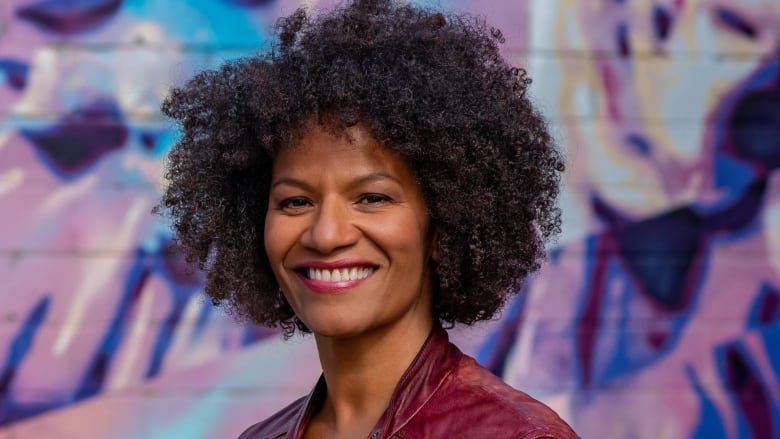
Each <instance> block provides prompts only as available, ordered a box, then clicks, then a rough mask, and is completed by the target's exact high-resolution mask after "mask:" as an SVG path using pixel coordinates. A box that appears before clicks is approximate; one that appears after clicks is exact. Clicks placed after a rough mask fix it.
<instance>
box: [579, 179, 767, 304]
mask: <svg viewBox="0 0 780 439" xmlns="http://www.w3.org/2000/svg"><path fill="white" fill-rule="evenodd" d="M765 193H766V180H759V181H757V182H755V183H753V185H751V186H750V187H749V188H748V189H747V190H746V191H745V192H744V193H743V194H742V197H740V198H739V199H738V200H736V202H734V203H732V204H731V205H729V206H724V207H722V208H721V209H720V210H719V211H717V212H712V213H707V214H702V213H699V212H697V211H696V210H694V209H693V208H691V207H682V208H679V209H675V210H673V211H670V212H668V213H666V214H663V215H660V216H657V217H654V218H650V219H647V220H643V221H638V222H634V223H630V222H628V221H626V220H625V219H621V218H620V216H619V214H618V213H617V212H615V211H614V210H612V209H610V208H609V206H607V205H606V204H605V203H604V202H603V201H602V200H600V199H598V198H594V200H593V201H594V210H595V211H596V212H597V213H600V214H601V213H603V214H605V215H608V216H607V217H606V220H607V221H608V222H609V223H610V226H611V227H610V228H611V230H612V232H611V233H612V234H613V235H614V237H615V239H616V240H617V243H618V249H619V253H620V255H621V258H622V259H623V261H624V263H625V264H626V266H627V267H628V268H629V270H630V272H631V274H632V276H633V277H634V278H635V279H636V280H637V282H638V284H639V285H640V288H641V291H642V292H644V293H645V294H647V295H648V296H649V297H650V298H652V299H653V300H654V301H655V302H656V303H657V304H659V305H661V306H662V307H664V308H665V309H666V310H667V311H680V310H682V309H684V308H685V307H687V306H688V304H690V303H691V300H692V299H693V295H694V290H695V288H696V282H697V281H698V279H699V278H700V277H701V267H700V264H697V262H699V259H700V258H701V257H703V256H704V255H705V253H706V248H707V245H708V244H709V241H710V239H711V238H712V237H713V236H714V235H717V234H721V233H724V232H735V231H738V230H742V229H744V228H745V227H747V226H749V225H750V224H752V223H753V221H754V220H755V218H756V217H757V215H758V213H759V212H760V210H761V206H762V203H763V197H764V194H765Z"/></svg>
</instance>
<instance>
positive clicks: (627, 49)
mask: <svg viewBox="0 0 780 439" xmlns="http://www.w3.org/2000/svg"><path fill="white" fill-rule="evenodd" d="M615 40H616V41H617V43H616V44H617V49H618V53H619V54H620V56H622V57H623V58H628V57H629V56H630V55H631V41H630V36H629V34H628V24H626V23H620V24H618V26H617V29H616V30H615Z"/></svg>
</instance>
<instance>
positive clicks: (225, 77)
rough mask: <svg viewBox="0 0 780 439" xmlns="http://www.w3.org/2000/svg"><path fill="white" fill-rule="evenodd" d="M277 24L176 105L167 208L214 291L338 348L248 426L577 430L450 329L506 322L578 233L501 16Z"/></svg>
mask: <svg viewBox="0 0 780 439" xmlns="http://www.w3.org/2000/svg"><path fill="white" fill-rule="evenodd" d="M277 30H278V42H277V43H276V45H275V46H274V47H273V48H272V49H271V50H269V51H268V52H266V53H264V54H261V55H258V56H256V57H252V58H247V59H243V60H239V61H236V62H232V63H228V64H226V65H224V66H223V67H222V68H221V69H220V70H217V71H208V72H203V73H201V74H199V75H198V76H196V77H195V78H193V79H192V80H191V81H190V82H188V83H187V85H186V86H184V87H182V88H179V89H175V90H173V92H172V93H171V95H170V97H169V98H168V99H167V100H166V102H165V103H164V105H163V111H164V112H165V113H166V114H167V115H168V116H170V117H172V118H173V119H175V120H177V121H178V122H179V123H180V124H181V126H182V128H183V132H182V137H181V139H180V140H179V142H178V144H177V145H176V146H175V147H174V149H173V150H172V151H171V154H170V157H169V162H168V170H167V173H166V177H167V178H168V180H169V185H168V187H167V189H166V192H165V194H164V197H163V200H162V203H161V206H160V209H162V210H165V211H166V212H167V213H168V215H169V216H170V217H171V219H172V220H173V225H174V229H175V231H176V234H177V236H178V238H179V241H180V243H181V247H182V249H183V251H184V252H185V254H186V255H187V257H188V259H189V261H190V262H192V263H195V264H196V265H198V267H199V268H201V269H204V270H205V271H206V272H207V280H206V293H207V294H208V295H209V296H210V297H211V299H212V301H213V302H214V303H215V304H222V305H224V306H225V307H226V309H227V310H229V311H230V312H232V313H233V314H234V315H236V316H238V317H240V318H244V319H246V320H249V321H252V322H256V323H262V324H266V325H270V326H274V325H281V326H282V327H283V328H284V330H285V334H286V335H288V336H289V335H291V334H292V333H293V332H295V330H296V329H298V330H301V331H303V332H311V333H313V335H314V338H315V340H316V343H317V349H318V353H319V357H320V361H321V364H322V369H323V374H322V377H321V378H320V380H319V382H318V383H317V384H316V385H315V387H314V389H313V390H312V392H311V393H310V394H309V395H308V396H306V397H304V398H301V399H299V400H298V401H295V402H293V403H292V404H290V405H289V406H287V407H286V408H285V409H283V410H281V411H280V412H279V413H277V414H276V415H274V416H272V417H271V418H269V419H267V420H265V421H262V422H260V423H258V424H256V425H254V426H252V427H251V428H249V429H248V430H247V431H246V432H245V433H244V434H243V435H242V437H244V438H269V437H273V438H276V437H291V438H330V437H344V438H353V437H363V438H364V437H367V436H369V435H370V437H371V438H374V439H376V438H380V437H382V438H390V437H393V438H402V437H403V438H423V437H424V438H439V437H441V438H445V437H446V438H450V437H468V438H479V437H490V438H491V439H498V438H542V437H547V438H573V437H576V434H575V433H574V432H573V431H572V430H571V429H570V428H569V427H568V425H567V424H566V423H565V422H564V421H563V420H561V419H560V418H559V417H558V416H557V415H556V414H555V413H554V412H553V411H552V410H550V409H549V408H548V407H546V406H544V405H543V404H541V403H540V402H538V401H536V400H534V399H533V398H531V397H529V396H528V395H526V394H525V393H522V392H520V391H517V390H515V389H512V388H510V387H509V386H507V385H506V384H504V383H503V382H501V380H500V379H499V378H497V377H495V376H493V375H492V374H490V372H488V371H487V370H486V369H484V368H482V367H481V366H480V365H478V364H477V363H476V362H475V361H474V360H473V359H472V358H470V357H468V356H466V355H464V354H462V353H461V352H460V351H459V350H458V348H457V347H455V346H454V345H452V344H451V343H449V341H448V338H447V333H446V331H445V330H444V329H443V328H442V323H448V324H453V323H463V324H471V323H473V322H475V321H478V320H486V319H489V318H491V317H492V316H493V315H494V314H495V313H496V312H497V311H498V310H499V309H500V307H501V306H502V305H503V303H504V302H505V301H506V299H507V297H509V296H510V295H511V294H514V293H516V292H517V291H518V290H519V286H520V285H521V283H522V282H523V280H524V278H525V277H526V276H527V275H528V274H529V273H531V272H533V271H535V270H537V269H538V268H539V266H540V263H541V261H542V260H543V258H544V256H545V254H544V245H545V242H546V241H547V240H548V239H550V238H551V237H553V236H555V235H556V234H557V233H558V232H559V231H560V213H559V211H558V209H557V208H556V207H555V201H556V197H557V194H558V185H559V181H560V173H561V172H562V171H563V160H562V158H561V155H560V153H559V152H558V150H557V149H556V148H555V146H554V144H553V143H552V141H551V139H550V135H549V133H548V132H547V129H546V126H545V123H544V121H543V118H542V117H541V116H540V115H539V114H538V113H537V112H536V110H535V109H534V108H533V107H532V105H531V104H530V102H529V101H528V99H527V98H526V96H525V90H526V88H527V86H528V84H529V83H530V80H528V79H527V78H526V76H525V71H523V70H522V69H518V68H515V67H513V66H511V65H509V64H508V63H507V62H506V61H505V60H504V59H503V58H502V57H501V56H500V54H499V50H498V46H499V44H500V43H501V42H502V41H503V38H502V36H501V33H500V32H499V31H498V30H496V29H493V28H490V27H488V26H487V25H486V24H485V23H484V22H483V21H482V20H481V19H479V18H473V17H467V16H460V15H452V14H451V15H444V14H442V13H438V12H435V11H431V10H427V9H422V8H417V7H414V6H409V5H405V4H402V3H399V2H395V1H392V0H355V1H352V2H347V3H346V4H345V5H343V6H342V7H339V8H337V9H334V10H333V11H331V12H326V13H322V14H321V15H319V16H317V17H310V16H308V14H307V13H306V11H304V10H299V11H297V12H296V13H294V14H293V15H291V16H290V17H288V18H286V19H283V20H281V21H280V22H279V24H278V29H277Z"/></svg>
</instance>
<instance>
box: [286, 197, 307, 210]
mask: <svg viewBox="0 0 780 439" xmlns="http://www.w3.org/2000/svg"><path fill="white" fill-rule="evenodd" d="M308 206H311V202H310V201H309V200H307V199H306V198H303V197H292V198H285V199H284V200H282V201H280V202H279V206H278V208H279V210H301V209H304V208H306V207H308Z"/></svg>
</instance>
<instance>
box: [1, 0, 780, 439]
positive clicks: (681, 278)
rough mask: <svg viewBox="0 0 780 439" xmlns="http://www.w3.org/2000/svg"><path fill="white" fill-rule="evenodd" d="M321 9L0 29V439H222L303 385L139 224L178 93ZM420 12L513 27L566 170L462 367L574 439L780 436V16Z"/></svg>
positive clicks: (508, 48)
mask: <svg viewBox="0 0 780 439" xmlns="http://www.w3.org/2000/svg"><path fill="white" fill-rule="evenodd" d="M330 3H332V2H329V1H317V0H306V1H303V0H302V1H298V2H293V1H279V0H257V1H239V0H202V1H200V0H199V1H189V2H152V1H149V0H124V1H123V0H9V1H6V2H4V3H2V4H0V214H2V217H1V219H0V279H2V281H0V300H2V307H0V439H5V438H16V437H19V438H22V437H23V438H29V437H42V438H43V437H89V438H101V437H105V438H109V437H110V438H136V437H144V438H156V437H159V438H170V437H186V438H198V437H201V438H211V437H235V436H236V435H237V434H238V433H239V432H240V431H242V430H243V429H244V428H245V427H246V426H248V425H250V424H252V423H253V422H255V421H257V420H259V419H262V418H263V417H265V416H267V415H269V414H270V413H272V412H274V411H275V410H277V409H279V408H281V407H283V406H284V405H286V404H287V403H288V402H289V401H291V400H293V399H294V398H297V397H298V396H300V395H301V394H303V393H305V392H307V391H308V390H309V388H310V387H311V386H312V385H313V383H314V381H315V380H316V377H317V375H318V373H319V364H318V361H317V357H316V353H315V351H314V347H313V343H312V340H311V339H310V338H306V337H295V338H293V339H292V340H289V341H282V340H281V337H280V336H279V334H278V333H277V332H275V331H274V330H270V329H265V328H259V327H251V326H242V325H239V324H237V323H235V322H233V321H232V320H231V319H230V318H229V317H228V316H225V315H224V314H223V313H222V311H221V310H219V309H216V308H214V307H212V306H211V305H210V304H209V303H207V302H206V301H204V300H203V298H202V296H201V279H200V277H199V275H198V274H197V273H195V274H193V273H191V272H190V271H188V270H187V269H186V266H185V264H184V262H183V261H182V259H181V258H180V257H179V256H178V255H177V254H176V252H175V251H174V250H173V243H172V237H171V235H170V231H169V230H168V227H167V226H166V224H164V223H163V222H162V220H161V219H160V218H157V217H153V216H152V215H150V211H151V209H152V207H153V206H154V205H155V204H156V202H157V198H158V197H159V194H160V188H161V186H162V185H163V184H164V182H163V181H162V180H161V178H162V177H161V175H162V166H163V161H164V157H165V153H166V152H167V150H168V149H169V148H170V146H171V145H172V144H173V142H174V141H175V139H176V135H177V134H176V131H175V129H174V127H172V126H170V124H169V123H168V122H167V121H166V120H164V119H163V118H162V117H161V115H160V113H159V105H160V102H161V100H162V99H163V98H164V96H165V95H166V93H167V91H168V90H169V89H170V88H171V87H172V86H175V85H176V84H180V83H181V82H182V81H183V80H185V79H186V78H188V77H189V76H191V75H192V74H194V73H195V72H197V71H199V70H202V69H204V68H213V67H216V66H218V65H219V64H220V63H221V62H223V61H225V60H227V59H232V58H236V57H239V56H244V55H249V54H252V53H255V52H257V51H258V50H259V49H261V48H263V47H267V44H268V42H269V38H270V35H271V28H272V25H273V23H274V21H275V20H276V18H277V17H279V16H282V15H286V14H288V13H290V12H291V11H292V10H293V9H294V8H296V7H298V6H307V7H310V8H317V7H321V6H326V5H327V4H330ZM424 3H425V4H430V5H437V6H442V7H444V8H448V9H455V10H461V11H463V10H465V11H469V12H473V13H477V14H481V15H485V16H487V18H488V20H489V21H490V22H492V23H494V24H495V25H497V26H499V27H501V28H502V30H504V34H505V36H506V39H507V43H506V45H505V47H504V51H505V54H506V56H507V57H508V58H510V59H512V60H513V62H515V63H517V64H519V65H522V66H524V67H525V68H526V69H528V71H529V72H530V75H531V77H532V78H534V80H535V82H534V84H533V85H532V87H531V91H532V94H533V96H534V99H535V100H536V102H537V104H538V105H539V106H540V107H541V108H542V109H543V111H544V112H545V114H547V115H548V117H549V119H550V124H551V126H552V128H553V131H554V132H555V134H556V136H557V138H558V139H559V141H560V143H561V144H562V145H563V147H564V148H565V150H566V151H567V156H568V161H569V165H568V172H567V176H566V181H565V183H566V189H565V191H564V194H563V197H562V208H563V209H564V215H565V217H564V231H563V235H562V237H561V238H560V240H559V241H558V242H557V244H556V245H555V246H554V247H552V248H551V256H550V260H549V262H548V264H547V265H546V266H545V267H544V268H543V270H542V271H541V272H540V273H539V274H538V275H535V276H534V277H533V278H532V279H530V280H529V282H528V283H527V285H526V286H525V291H523V293H522V294H520V295H518V296H516V298H515V299H514V300H513V301H512V302H511V303H509V304H507V307H506V308H505V309H504V311H503V313H502V315H501V318H499V319H497V320H495V321H492V322H488V323H485V324H480V325H477V326H476V327H474V328H460V327H457V328H455V329H453V331H452V336H453V338H454V340H455V341H456V343H457V344H459V345H460V346H461V347H462V349H463V350H465V351H466V352H468V353H470V354H472V355H473V356H475V357H476V358H477V359H478V360H479V361H480V362H481V363H482V364H484V365H486V366H487V367H488V368H490V369H491V370H492V371H493V372H494V373H496V374H497V375H499V376H501V377H503V378H504V380H506V381H507V382H508V383H510V384H511V385H513V386H515V387H517V388H520V389H523V390H525V391H527V392H528V393H530V394H532V395H534V396H535V397H537V398H539V399H542V400H543V401H545V402H547V403H548V404H550V405H551V406H552V407H554V408H555V409H556V410H557V411H558V412H559V413H560V414H561V415H562V416H563V417H564V418H565V419H566V420H567V421H568V422H570V423H571V424H572V425H573V426H574V427H575V429H576V430H577V431H578V432H579V433H580V434H581V435H582V436H583V437H586V438H589V437H602V438H696V439H699V438H702V439H703V438H708V439H709V438H772V437H780V170H778V168H780V32H778V30H777V29H780V2H778V1H777V0H754V1H748V0H742V1H737V0H699V1H691V0H653V1H618V0H614V1H613V0H598V1H597V0H592V1H590V0H589V1H571V0H524V1H520V2H517V1H508V0H500V1H491V2H468V1H466V0H439V1H432V0H431V1H427V2H424ZM280 365H284V367H282V366H280Z"/></svg>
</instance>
